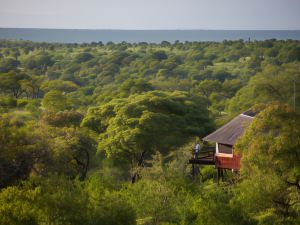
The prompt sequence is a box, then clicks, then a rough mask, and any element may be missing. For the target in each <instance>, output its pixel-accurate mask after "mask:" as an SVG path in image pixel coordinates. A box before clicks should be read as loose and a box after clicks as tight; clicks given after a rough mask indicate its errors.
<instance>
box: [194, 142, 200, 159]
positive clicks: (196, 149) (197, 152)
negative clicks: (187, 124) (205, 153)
mask: <svg viewBox="0 0 300 225" xmlns="http://www.w3.org/2000/svg"><path fill="white" fill-rule="evenodd" d="M199 152H200V145H199V144H198V143H197V144H196V145H195V147H194V158H195V159H198V155H199Z"/></svg>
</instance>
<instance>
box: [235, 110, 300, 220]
mask: <svg viewBox="0 0 300 225" xmlns="http://www.w3.org/2000/svg"><path fill="white" fill-rule="evenodd" d="M299 127H300V115H299V114H298V113H295V112H294V111H293V110H292V109H291V108H289V107H288V106H285V105H279V104H272V105H269V106H268V107H266V108H265V109H264V110H263V111H262V112H261V113H259V114H258V115H257V116H256V119H254V121H253V122H252V124H251V126H250V127H249V128H248V129H247V131H246V133H245V135H244V136H243V138H242V139H241V140H240V141H239V142H238V143H237V149H238V150H240V151H242V152H243V157H242V176H243V177H244V178H245V179H244V181H243V182H242V183H241V184H240V188H241V192H240V195H239V196H238V202H240V204H242V207H243V208H244V209H245V211H246V212H247V213H249V214H250V215H252V216H254V218H255V219H256V220H258V221H259V224H277V223H280V224H296V223H297V222H298V223H299V221H300V130H299ZM268 221H269V222H268Z"/></svg>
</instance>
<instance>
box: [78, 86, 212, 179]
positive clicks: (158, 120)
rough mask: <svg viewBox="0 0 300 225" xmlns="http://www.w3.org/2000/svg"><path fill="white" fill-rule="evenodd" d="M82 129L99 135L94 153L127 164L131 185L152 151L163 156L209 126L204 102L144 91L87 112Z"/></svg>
mask: <svg viewBox="0 0 300 225" xmlns="http://www.w3.org/2000/svg"><path fill="white" fill-rule="evenodd" d="M82 126H86V127H89V128H90V129H92V130H94V131H96V132H98V133H99V144H98V151H105V153H106V154H107V156H108V157H113V158H118V159H120V160H126V161H127V162H129V163H130V165H131V178H132V182H135V180H136V179H137V177H138V174H139V170H140V169H141V168H142V167H143V166H144V160H145V157H148V156H150V154H152V153H154V152H155V151H159V152H161V153H167V152H168V151H169V150H171V149H173V148H175V147H178V146H180V145H182V144H184V143H185V142H186V141H187V140H188V139H189V138H191V137H195V136H201V135H203V134H204V133H206V132H207V131H208V130H209V129H210V128H211V126H212V124H211V120H210V118H209V113H208V111H207V109H206V103H205V100H204V99H203V98H201V97H197V96H192V95H190V94H188V93H186V92H174V93H166V92H157V91H154V92H147V93H145V94H142V95H131V96H130V97H129V98H127V99H114V100H112V101H111V102H109V103H107V104H105V105H102V106H99V107H92V108H90V109H89V110H88V113H87V115H86V117H85V118H84V120H83V122H82Z"/></svg>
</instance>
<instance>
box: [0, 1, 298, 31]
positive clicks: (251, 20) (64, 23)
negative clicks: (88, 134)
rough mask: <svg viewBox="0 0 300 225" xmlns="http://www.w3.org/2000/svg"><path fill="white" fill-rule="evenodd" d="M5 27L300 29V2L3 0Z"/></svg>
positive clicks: (1, 10) (0, 18) (1, 14)
mask: <svg viewBox="0 0 300 225" xmlns="http://www.w3.org/2000/svg"><path fill="white" fill-rule="evenodd" d="M0 27H14V28H19V27H20V28H68V29H137V30H145V29H222V30H257V29H258V30H266V29H267V30H286V29H287V30H291V29H298V30H300V0H0Z"/></svg>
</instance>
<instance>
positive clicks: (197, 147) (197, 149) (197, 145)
mask: <svg viewBox="0 0 300 225" xmlns="http://www.w3.org/2000/svg"><path fill="white" fill-rule="evenodd" d="M199 151H200V145H199V144H196V146H195V152H199Z"/></svg>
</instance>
